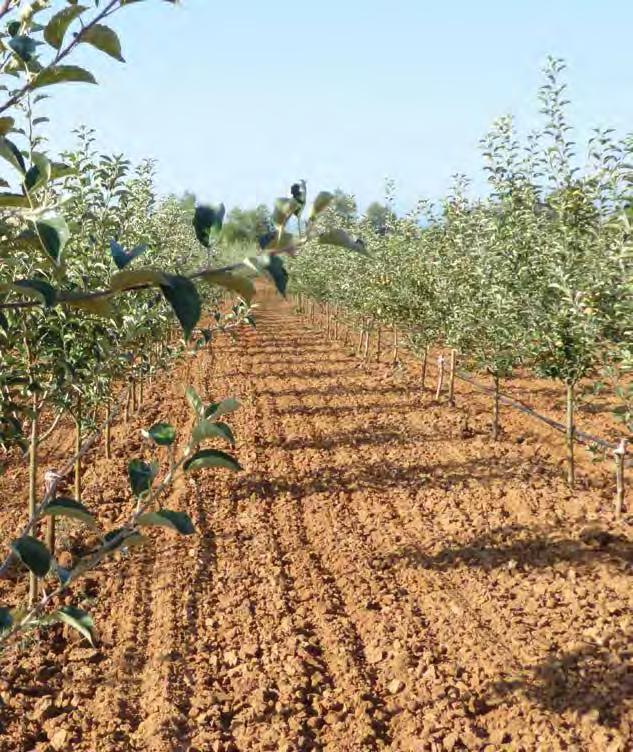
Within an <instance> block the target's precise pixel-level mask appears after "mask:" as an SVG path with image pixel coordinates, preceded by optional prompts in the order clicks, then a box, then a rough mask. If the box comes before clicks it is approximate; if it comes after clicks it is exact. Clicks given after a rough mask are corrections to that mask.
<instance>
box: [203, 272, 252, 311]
mask: <svg viewBox="0 0 633 752" xmlns="http://www.w3.org/2000/svg"><path fill="white" fill-rule="evenodd" d="M202 279H203V280H204V281H205V282H209V283H211V284H212V285H219V286H220V287H224V288H225V289H226V290H231V291H232V292H236V293H237V294H238V295H239V296H240V297H241V298H243V299H244V300H245V301H246V302H247V303H248V304H249V305H250V303H251V301H252V299H253V297H254V295H255V285H254V284H253V283H252V281H251V280H250V279H248V278H247V277H240V276H239V275H237V274H233V273H231V272H205V273H204V274H203V275H202Z"/></svg>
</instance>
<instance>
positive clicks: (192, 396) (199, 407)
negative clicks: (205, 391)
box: [185, 386, 204, 415]
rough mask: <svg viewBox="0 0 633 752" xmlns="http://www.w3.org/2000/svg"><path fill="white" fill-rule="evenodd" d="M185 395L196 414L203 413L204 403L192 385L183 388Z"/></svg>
mask: <svg viewBox="0 0 633 752" xmlns="http://www.w3.org/2000/svg"><path fill="white" fill-rule="evenodd" d="M185 397H186V398H187V402H188V403H189V404H190V405H191V408H192V410H193V411H194V413H195V414H196V415H204V404H203V402H202V400H201V399H200V395H199V394H198V392H196V390H195V389H194V388H193V387H192V386H188V387H187V388H186V389H185Z"/></svg>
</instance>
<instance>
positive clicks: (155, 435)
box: [143, 423, 176, 446]
mask: <svg viewBox="0 0 633 752" xmlns="http://www.w3.org/2000/svg"><path fill="white" fill-rule="evenodd" d="M143 433H144V434H145V435H146V436H147V437H148V438H150V439H152V440H153V441H154V442H155V443H156V444H158V445H159V446H169V445H170V444H173V443H174V441H175V440H176V429H175V428H174V427H173V426H171V425H170V424H169V423H155V424H154V425H153V426H152V427H151V428H150V429H149V430H148V431H144V432H143Z"/></svg>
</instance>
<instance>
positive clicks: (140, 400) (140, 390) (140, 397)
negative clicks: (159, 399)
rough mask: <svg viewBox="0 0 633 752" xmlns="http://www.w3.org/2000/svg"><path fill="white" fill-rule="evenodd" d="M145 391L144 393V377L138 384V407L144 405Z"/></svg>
mask: <svg viewBox="0 0 633 752" xmlns="http://www.w3.org/2000/svg"><path fill="white" fill-rule="evenodd" d="M143 391H144V379H143V376H142V375H141V377H140V378H139V382H138V406H139V407H141V405H142V404H143Z"/></svg>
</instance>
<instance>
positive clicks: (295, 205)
mask: <svg viewBox="0 0 633 752" xmlns="http://www.w3.org/2000/svg"><path fill="white" fill-rule="evenodd" d="M300 209H301V204H300V203H299V202H298V201H297V200H296V199H294V198H278V199H277V200H276V201H275V209H274V211H273V222H274V223H275V225H276V226H277V227H283V226H284V225H285V224H286V222H287V221H288V220H289V219H290V217H292V215H293V214H296V212H297V211H299V210H300Z"/></svg>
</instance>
